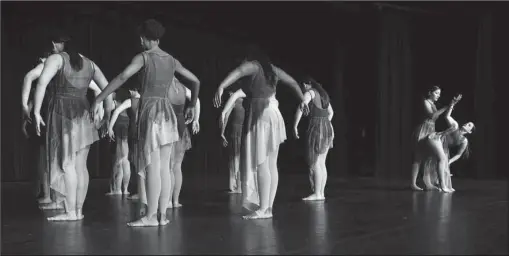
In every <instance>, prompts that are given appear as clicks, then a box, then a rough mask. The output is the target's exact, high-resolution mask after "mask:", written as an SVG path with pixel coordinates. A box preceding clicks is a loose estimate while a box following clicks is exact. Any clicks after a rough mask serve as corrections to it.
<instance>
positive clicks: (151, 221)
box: [92, 19, 200, 226]
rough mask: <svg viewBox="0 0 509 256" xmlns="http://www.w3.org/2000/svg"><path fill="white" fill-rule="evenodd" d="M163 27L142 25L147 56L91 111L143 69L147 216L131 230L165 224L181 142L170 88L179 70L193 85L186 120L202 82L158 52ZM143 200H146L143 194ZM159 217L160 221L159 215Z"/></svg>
mask: <svg viewBox="0 0 509 256" xmlns="http://www.w3.org/2000/svg"><path fill="white" fill-rule="evenodd" d="M164 32H165V29H164V27H163V26H162V25H161V24H160V23H159V22H157V21H155V20H152V19H151V20H147V21H145V22H143V23H142V25H141V26H140V27H139V33H140V39H141V46H142V47H143V48H144V50H145V51H144V52H142V53H140V54H137V55H136V56H135V57H134V58H133V60H132V61H131V63H130V64H129V66H127V67H126V68H125V69H124V71H123V72H122V73H120V74H119V75H118V76H117V77H116V78H115V79H113V80H112V81H111V83H110V84H108V86H107V87H106V88H105V89H104V90H103V92H102V93H101V94H100V95H99V96H98V97H97V99H96V102H95V103H94V104H93V106H92V109H93V111H94V113H96V110H95V109H96V107H97V106H98V105H97V104H98V103H100V102H101V101H102V100H103V99H104V98H105V97H106V96H107V95H109V94H111V93H112V92H114V91H115V90H116V89H118V88H119V87H120V86H122V85H123V84H124V83H125V82H126V81H127V79H129V78H130V77H131V76H133V75H134V74H136V73H137V72H138V71H141V73H142V78H143V81H142V82H141V99H140V106H139V110H138V120H137V121H138V124H137V139H138V141H137V144H138V149H137V150H135V151H136V154H137V155H138V159H137V161H136V171H138V172H139V175H141V176H142V177H143V178H144V182H146V183H145V191H146V193H147V196H146V198H147V202H142V203H146V204H147V213H146V215H145V216H142V218H140V219H139V220H137V221H134V222H130V223H128V225H129V226H157V225H166V224H168V223H169V221H168V220H167V219H166V208H167V206H168V201H169V198H170V187H169V185H170V159H169V157H168V156H170V154H171V148H172V146H173V143H174V142H176V141H178V140H179V135H178V129H177V117H176V115H175V112H174V111H173V108H172V105H171V102H170V95H169V94H170V90H169V89H170V86H171V83H172V82H173V76H174V73H175V72H177V73H179V74H181V75H182V76H184V77H185V78H187V80H189V81H191V83H190V85H192V86H191V92H192V99H191V102H190V103H189V105H188V107H187V109H186V118H188V119H189V120H192V119H193V118H194V106H195V105H196V99H197V98H198V91H199V88H200V82H199V80H198V78H196V76H195V75H193V73H191V72H190V71H189V70H187V69H186V68H184V67H183V66H182V65H181V64H180V62H179V61H178V60H176V59H175V58H174V57H173V56H171V55H170V54H168V53H167V52H165V51H163V50H161V48H159V39H160V38H161V37H162V36H163V34H164ZM140 199H143V197H142V196H141V195H140ZM158 210H159V213H160V215H161V216H160V218H159V221H158V218H157V217H158V216H157V213H158Z"/></svg>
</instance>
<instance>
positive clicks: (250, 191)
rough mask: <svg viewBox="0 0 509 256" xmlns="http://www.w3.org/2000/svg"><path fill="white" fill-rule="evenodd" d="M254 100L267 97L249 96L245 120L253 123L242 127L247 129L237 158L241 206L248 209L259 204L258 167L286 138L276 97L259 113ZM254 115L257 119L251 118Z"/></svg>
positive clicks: (253, 208) (254, 207)
mask: <svg viewBox="0 0 509 256" xmlns="http://www.w3.org/2000/svg"><path fill="white" fill-rule="evenodd" d="M257 100H267V99H252V100H251V102H250V103H249V104H250V105H251V107H249V108H248V109H249V110H248V112H247V113H246V114H247V115H246V119H247V120H246V123H248V124H250V123H252V125H249V126H246V127H244V128H245V129H246V128H247V127H250V129H249V130H247V131H245V132H244V136H243V138H242V139H243V141H242V149H241V160H240V168H241V175H242V181H243V182H242V199H243V206H244V207H245V208H247V209H248V210H256V208H257V207H258V206H259V203H260V198H259V195H258V177H257V167H258V166H259V165H260V164H262V163H264V162H265V161H266V160H267V158H268V156H269V154H270V153H272V152H274V151H275V150H278V149H279V145H280V144H281V143H283V142H284V141H285V140H286V128H285V123H284V120H283V116H282V115H281V112H279V108H278V106H279V103H278V101H277V100H276V98H275V97H274V96H273V97H271V98H270V102H269V104H268V105H267V107H265V108H264V109H262V110H261V113H254V110H256V109H257V108H256V106H253V105H257V104H259V103H258V102H256V101H257ZM253 116H256V117H257V118H256V119H254V120H253ZM251 121H252V122H251Z"/></svg>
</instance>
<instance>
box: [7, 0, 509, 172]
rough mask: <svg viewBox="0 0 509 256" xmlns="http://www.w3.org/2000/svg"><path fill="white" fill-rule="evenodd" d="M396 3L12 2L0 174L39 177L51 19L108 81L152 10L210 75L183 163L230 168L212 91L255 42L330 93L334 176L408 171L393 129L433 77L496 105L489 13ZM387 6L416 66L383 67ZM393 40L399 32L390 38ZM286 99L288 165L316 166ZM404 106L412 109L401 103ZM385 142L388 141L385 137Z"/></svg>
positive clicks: (287, 95) (478, 147) (496, 65)
mask: <svg viewBox="0 0 509 256" xmlns="http://www.w3.org/2000/svg"><path fill="white" fill-rule="evenodd" d="M436 6H438V7H436ZM436 6H435V7H434V9H440V3H436ZM390 9H391V8H389V7H384V8H376V7H374V5H373V4H371V3H362V4H361V3H349V4H343V3H327V2H320V3H304V2H294V3H268V2H265V3H262V2H260V3H233V2H229V3H226V2H223V3H220V2H215V3H213V2H212V3H211V2H201V3H200V2H189V3H177V2H159V3H156V2H153V3H143V4H141V3H136V2H115V3H103V2H95V3H94V2H89V3H78V2H76V3H64V2H58V3H51V2H44V3H37V2H19V3H15V2H2V67H1V72H2V73H1V74H2V77H1V83H2V86H1V89H2V97H1V99H2V105H1V106H2V119H1V120H2V126H1V128H2V180H3V181H21V180H27V179H30V178H31V177H32V175H33V169H34V168H33V161H31V160H30V154H29V148H30V147H29V145H28V143H27V141H26V140H25V139H24V138H23V136H22V134H21V132H20V129H19V128H20V124H21V121H20V118H19V117H20V108H19V105H20V90H21V83H22V79H23V76H24V74H25V73H26V72H27V71H28V70H29V69H30V68H32V67H33V66H34V64H35V62H36V60H37V58H38V56H39V55H40V54H41V53H42V52H43V50H45V49H47V48H48V47H50V42H49V40H48V39H47V35H48V34H49V32H50V29H51V27H53V26H55V25H58V27H64V28H65V29H72V31H73V33H72V34H73V37H74V38H75V40H76V41H78V42H79V43H80V45H79V47H80V49H81V52H82V53H83V54H85V55H86V56H88V57H90V58H91V59H92V60H94V61H95V62H96V63H97V64H98V65H99V66H100V67H101V69H102V70H103V72H104V73H105V75H106V77H107V78H108V79H112V78H113V77H114V76H115V75H117V74H118V73H119V72H120V71H121V70H122V68H124V67H125V65H126V64H127V63H128V62H129V61H130V59H131V58H132V57H133V56H134V55H135V53H136V52H137V51H139V48H138V44H139V39H138V37H137V36H136V34H135V33H134V32H135V29H134V28H135V27H136V25H137V24H138V23H139V22H140V21H142V20H144V19H146V18H152V17H155V18H156V19H158V20H159V21H161V22H162V23H163V24H164V25H165V26H166V29H167V32H166V36H165V37H164V38H163V40H162V48H163V49H165V50H167V51H168V52H170V53H171V54H172V55H174V56H175V57H177V58H178V59H179V60H180V61H181V62H182V63H183V64H184V65H185V66H186V67H188V68H189V69H190V70H192V71H193V72H194V73H195V74H196V75H197V76H198V77H199V78H200V80H201V81H202V89H201V92H200V99H201V100H202V102H203V103H202V106H203V107H202V117H201V126H202V131H201V133H200V134H199V135H198V136H196V137H194V138H193V149H192V150H191V151H190V152H189V154H188V155H187V156H186V159H185V161H184V169H185V172H186V173H187V175H202V176H207V175H218V174H222V175H225V176H226V175H227V172H226V171H225V170H226V165H225V156H224V152H223V150H220V148H221V147H220V143H219V136H218V132H219V131H218V128H217V127H218V125H217V117H218V115H219V113H220V112H219V110H217V109H214V108H212V104H211V103H212V97H213V93H214V91H215V88H217V85H218V84H219V82H220V81H221V79H223V78H224V77H225V76H226V74H227V73H228V72H229V71H230V70H231V69H232V68H234V67H235V66H236V65H237V64H238V63H239V60H241V58H242V57H243V49H244V47H245V46H246V45H247V44H248V43H257V44H259V45H261V46H262V47H263V48H265V49H266V50H267V52H268V53H269V54H270V55H271V57H272V58H273V61H274V62H275V64H277V65H279V66H281V67H282V68H283V69H285V70H286V71H287V72H289V73H290V74H291V75H293V76H295V77H296V78H299V77H300V76H301V75H304V74H305V73H309V74H311V75H313V76H314V77H316V79H318V80H319V81H321V82H322V83H323V84H324V86H325V87H326V89H327V90H328V91H329V93H330V94H331V99H332V105H333V107H334V109H335V112H336V113H335V114H336V115H335V119H334V125H335V129H336V136H337V139H336V145H335V147H334V149H333V150H331V152H330V154H329V160H328V162H329V172H330V175H332V176H335V175H340V176H358V175H362V176H371V175H374V174H375V173H378V174H380V175H377V176H378V177H384V178H390V179H399V178H406V177H407V176H408V172H407V171H405V170H406V169H405V168H406V167H405V165H406V164H407V163H406V162H405V160H401V159H398V158H401V157H399V155H398V154H399V153H398V152H404V149H405V147H406V146H404V145H406V144H408V143H407V141H406V138H405V136H403V135H397V134H395V133H396V132H395V131H394V130H393V129H392V128H391V127H393V125H396V126H394V127H399V128H398V129H403V130H408V129H409V127H413V125H414V124H415V123H414V122H413V121H415V120H412V117H413V113H414V112H415V109H414V108H413V103H414V102H415V99H417V95H418V93H419V92H421V91H422V89H423V88H424V86H426V85H427V84H428V83H430V82H433V83H439V84H441V85H442V87H443V102H444V103H445V102H446V100H448V99H449V98H450V97H451V96H452V95H453V94H455V93H457V92H462V93H463V94H464V96H465V97H464V100H463V101H462V102H461V107H458V108H457V110H456V116H457V118H458V119H459V120H460V121H467V120H474V121H476V119H475V118H476V114H475V113H478V112H479V111H477V112H476V111H475V108H476V107H477V108H479V106H480V105H481V106H482V105H483V104H484V105H486V104H487V103H479V101H478V102H477V103H476V104H474V91H475V88H476V86H478V87H479V86H482V85H479V83H476V78H477V76H478V75H477V73H476V70H477V69H476V65H477V63H478V59H477V57H476V52H477V50H478V45H479V44H478V38H477V36H478V27H479V24H480V21H481V19H480V17H482V15H481V14H482V13H475V12H473V11H470V12H469V15H466V14H462V15H459V14H456V12H454V11H450V10H448V11H447V12H445V11H444V12H441V13H420V12H414V11H412V10H410V11H402V10H399V11H395V10H390ZM474 9H476V8H471V10H474ZM498 9H499V11H498V12H494V15H493V17H494V18H493V40H492V41H493V48H492V52H493V56H494V58H493V61H492V63H493V64H492V65H493V69H494V72H493V77H494V83H493V85H494V90H495V91H497V92H500V91H501V84H503V83H504V82H506V81H507V79H506V77H503V76H504V70H503V64H504V63H505V62H506V60H507V56H508V55H507V51H506V50H505V48H506V47H504V43H502V40H503V39H502V37H501V36H500V35H501V34H502V29H503V26H502V25H499V24H504V23H503V22H504V19H505V20H507V19H506V18H505V16H503V15H500V14H502V11H500V10H501V9H500V7H498ZM211 10H215V11H214V12H213V11H211ZM389 12H391V14H390V15H393V16H394V19H400V20H401V21H402V22H405V24H404V26H405V29H404V31H406V32H405V33H408V35H406V36H405V38H407V39H405V40H406V43H405V44H408V45H407V46H406V47H407V48H408V50H406V51H403V52H404V54H405V56H406V55H408V56H409V60H408V61H409V63H411V68H406V69H401V68H394V66H393V67H392V69H391V68H388V69H385V68H383V67H384V65H382V64H380V63H382V62H380V61H381V58H382V57H381V56H387V57H386V58H392V59H394V56H393V57H391V55H390V54H389V55H383V54H382V53H383V51H386V50H387V49H388V48H384V47H382V45H396V46H398V45H400V44H401V42H400V39H397V38H398V37H390V38H392V39H388V38H389V37H387V36H386V37H384V33H385V32H383V31H400V32H398V33H402V32H401V31H403V30H401V28H395V27H393V26H395V25H394V24H393V25H391V23H390V22H389V23H387V22H385V23H383V22H382V21H383V20H385V21H387V17H388V16H387V15H388V13H389ZM396 23H397V24H399V23H398V22H396ZM381 24H385V25H381ZM383 26H389V27H385V28H384V27H383ZM398 26H401V24H400V25H398ZM485 34H486V33H485ZM394 38H396V39H394ZM383 40H396V41H394V42H393V43H392V44H391V43H389V44H383V43H382V42H383ZM387 42H389V41H387ZM505 45H507V44H505ZM392 52H394V51H392ZM399 52H401V51H399ZM396 54H403V53H396ZM408 56H407V57H408ZM504 56H506V57H505V58H504ZM399 57H401V56H399ZM405 58H406V57H405ZM484 61H486V60H484ZM384 72H385V73H386V74H389V73H391V72H392V73H391V74H393V75H394V74H400V75H398V77H406V75H405V74H407V73H408V74H410V78H407V79H409V80H408V81H410V82H408V83H406V82H403V83H402V82H394V80H393V79H389V80H387V81H386V79H383V77H390V76H384V75H383V74H384ZM132 82H133V81H131V82H130V83H131V84H130V85H132ZM384 84H386V85H384ZM386 86H390V88H392V92H393V94H387V90H388V89H386V88H389V87H386ZM405 86H407V87H409V88H410V89H405V90H404V91H405V93H403V94H401V93H400V92H399V91H400V90H402V89H404V88H405ZM478 87H477V88H478ZM481 90H482V89H481ZM381 92H384V93H385V94H384V93H381ZM394 93H396V94H394ZM382 95H387V96H382ZM397 95H399V97H405V98H403V99H400V100H397V102H399V103H398V104H400V105H398V106H399V107H398V110H393V111H396V112H388V113H387V114H388V116H391V115H392V116H394V115H401V113H403V112H404V113H407V114H404V115H403V116H404V117H402V116H400V117H398V119H394V118H392V119H390V120H389V121H387V123H386V124H385V125H382V121H383V120H385V119H382V116H381V114H380V113H381V112H380V111H381V109H383V108H384V106H385V105H387V104H392V103H390V102H392V100H394V97H396V96H397ZM495 95H496V93H495ZM384 97H389V98H390V97H392V98H390V99H391V100H390V101H387V99H389V98H384ZM278 99H279V100H280V108H281V112H282V113H283V116H284V117H285V120H286V123H287V133H288V135H289V138H290V139H289V140H288V141H287V142H285V144H284V145H283V146H282V148H281V150H280V160H279V165H280V171H281V172H283V173H304V172H306V170H305V166H304V163H303V162H302V160H301V159H302V157H300V156H302V154H303V150H296V148H302V144H301V142H300V141H295V140H294V139H292V137H291V129H288V128H289V127H291V122H292V121H293V120H292V119H293V111H294V107H295V105H296V104H297V101H296V100H295V99H294V97H293V94H292V93H291V91H290V90H288V89H286V88H284V87H283V86H281V87H280V89H279V90H278ZM383 102H385V103H383ZM384 104H385V105H384ZM496 104H499V105H497V106H499V107H498V108H496V109H495V110H496V111H498V112H497V113H498V114H495V116H494V118H495V119H500V117H502V116H501V111H500V107H501V106H500V100H498V101H496ZM387 106H389V105H387ZM402 108H409V109H411V110H407V112H405V111H403V112H401V109H402ZM389 109H390V108H389ZM482 109H484V108H482ZM408 111H409V112H408ZM477 115H478V114H477ZM441 125H442V127H443V124H440V123H439V124H438V127H439V128H440V127H441ZM492 126H494V125H492ZM495 126H496V125H495ZM382 127H386V128H382ZM402 127H403V128H402ZM403 130H402V131H403ZM363 131H365V135H364V136H363ZM385 135H387V136H392V137H394V136H396V137H397V138H399V140H400V141H399V142H397V143H388V142H383V143H382V142H381V141H380V138H381V137H382V136H385ZM474 136H475V135H474ZM471 141H472V149H473V153H474V155H475V154H476V153H477V152H487V151H489V152H491V153H492V154H500V153H499V152H500V150H498V151H499V152H498V153H495V152H497V148H498V149H500V148H501V146H500V145H502V143H501V142H500V140H497V141H498V144H497V145H495V144H489V145H488V144H483V140H482V139H476V140H471ZM377 143H378V145H379V146H376V145H377ZM380 143H382V144H384V143H385V144H384V145H382V146H380ZM387 150H391V151H394V152H396V153H392V155H391V159H392V160H390V161H391V163H393V162H398V166H399V167H398V168H396V170H389V169H390V168H387V167H384V166H393V165H391V164H388V163H385V164H380V158H377V157H376V156H381V155H382V154H381V153H383V152H384V151H387ZM497 156H498V155H497ZM110 159H111V156H110V149H109V145H108V143H107V142H106V141H101V142H100V143H96V144H94V145H93V147H92V150H91V151H90V155H89V158H88V164H89V170H90V172H91V177H93V178H97V177H109V175H110V173H111V171H110V170H111V163H110V161H111V160H110ZM377 159H378V160H377ZM498 159H499V158H497V157H495V158H494V160H492V161H495V163H494V164H493V166H492V168H491V169H490V170H485V169H484V168H481V167H479V166H476V165H475V164H472V163H474V162H476V161H477V160H476V158H475V157H472V158H471V159H468V160H466V161H464V162H463V163H459V164H458V165H456V166H455V167H453V168H455V169H457V170H458V171H459V173H458V175H459V176H463V177H492V178H493V177H502V176H505V175H506V173H505V172H503V171H502V169H501V168H496V166H497V164H498V162H496V161H499V160H498ZM377 163H378V164H377ZM480 173H482V174H486V173H490V175H480Z"/></svg>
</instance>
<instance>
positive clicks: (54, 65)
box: [34, 54, 64, 136]
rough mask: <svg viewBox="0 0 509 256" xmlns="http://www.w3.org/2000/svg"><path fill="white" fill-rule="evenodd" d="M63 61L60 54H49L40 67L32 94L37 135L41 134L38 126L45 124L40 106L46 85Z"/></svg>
mask: <svg viewBox="0 0 509 256" xmlns="http://www.w3.org/2000/svg"><path fill="white" fill-rule="evenodd" d="M63 61H64V60H63V59H62V56H60V55H59V54H53V55H51V56H49V57H48V59H47V60H46V61H45V62H44V68H43V69H42V72H41V76H39V79H38V80H37V88H36V89H35V96H34V117H35V119H36V120H35V129H36V132H37V135H38V136H40V134H41V129H40V126H41V125H43V126H45V125H46V124H45V123H44V121H43V120H42V117H41V106H42V100H43V99H44V94H45V93H46V87H47V86H48V84H49V82H50V81H51V79H53V77H54V76H55V75H56V74H57V72H58V70H60V69H61V68H62V64H63Z"/></svg>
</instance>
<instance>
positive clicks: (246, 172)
mask: <svg viewBox="0 0 509 256" xmlns="http://www.w3.org/2000/svg"><path fill="white" fill-rule="evenodd" d="M250 55H251V56H250V57H249V58H248V60H247V61H245V62H244V63H242V64H241V65H240V66H239V67H238V68H236V69H235V70H233V71H232V72H230V74H229V75H228V76H227V77H226V79H224V80H223V82H222V83H221V85H220V86H219V88H218V89H217V92H216V95H215V97H214V105H215V107H219V106H220V105H221V96H222V94H223V91H224V89H226V88H228V87H229V86H230V85H232V84H233V83H234V82H235V81H237V80H238V79H240V78H241V77H244V76H250V77H251V82H250V84H249V85H248V86H245V90H246V91H245V92H244V90H242V89H241V90H239V91H238V93H234V94H233V95H232V96H231V97H230V100H231V101H232V102H235V101H236V100H237V98H239V97H245V98H246V99H245V101H247V104H246V106H248V108H247V110H246V114H247V115H246V118H245V122H244V129H243V136H242V146H241V148H242V153H241V161H240V166H241V173H242V175H243V181H242V197H243V201H244V207H245V208H247V209H250V210H254V209H253V206H256V207H257V208H258V209H256V210H255V211H254V212H252V213H251V214H249V215H247V216H244V218H245V219H259V218H271V217H272V207H273V204H274V198H275V196H276V191H277V185H278V180H279V176H278V170H277V156H278V151H279V145H280V144H281V143H283V142H284V141H285V140H286V130H285V123H284V120H283V117H282V116H281V112H279V108H278V105H279V103H278V101H277V99H276V85H277V82H278V80H281V81H283V83H284V84H287V85H288V86H289V87H290V88H292V89H293V90H294V91H295V93H296V94H297V95H298V97H299V99H300V100H301V101H303V100H304V96H303V94H302V92H301V90H300V88H299V85H298V84H297V82H296V81H295V80H294V79H293V78H292V77H290V76H289V75H288V74H286V73H285V72H284V71H283V70H281V69H280V68H278V67H276V66H274V65H272V64H271V63H270V60H269V58H268V57H267V56H266V55H265V54H263V53H262V52H261V51H259V50H257V49H252V51H251V54H250ZM248 95H249V96H248ZM300 106H301V108H304V109H305V110H306V111H307V110H308V109H307V105H305V104H303V103H301V105H300ZM255 173H256V174H257V175H256V177H255ZM256 178H257V180H255V179H256Z"/></svg>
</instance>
